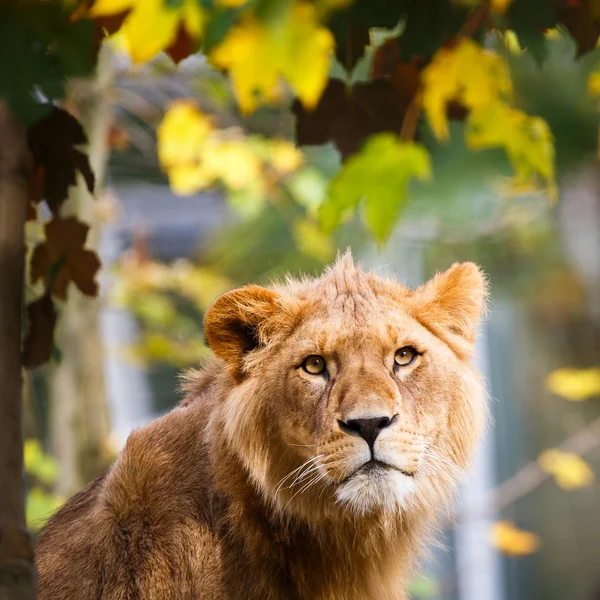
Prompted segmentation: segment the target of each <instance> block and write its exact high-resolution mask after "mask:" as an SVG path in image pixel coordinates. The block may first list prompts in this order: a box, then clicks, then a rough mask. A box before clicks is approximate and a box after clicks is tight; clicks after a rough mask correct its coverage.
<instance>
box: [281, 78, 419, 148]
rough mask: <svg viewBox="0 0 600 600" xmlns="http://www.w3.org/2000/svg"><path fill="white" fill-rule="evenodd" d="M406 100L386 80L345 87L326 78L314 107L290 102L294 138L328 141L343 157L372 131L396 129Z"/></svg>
mask: <svg viewBox="0 0 600 600" xmlns="http://www.w3.org/2000/svg"><path fill="white" fill-rule="evenodd" d="M407 106H408V102H407V101H406V100H405V99H404V100H403V99H402V98H399V97H397V96H396V95H395V92H394V88H393V86H392V84H391V83H390V81H388V80H386V79H376V80H374V81H369V82H364V83H363V82H360V83H355V84H354V85H353V86H352V87H347V86H346V85H345V84H344V83H343V82H342V81H339V80H338V79H330V80H329V82H328V83H327V87H326V88H325V91H324V93H323V95H322V97H321V100H320V101H319V103H318V104H317V106H316V107H315V108H314V110H310V111H309V110H305V109H304V108H303V107H302V105H301V104H300V103H299V102H295V103H294V105H293V108H292V110H293V112H294V113H295V115H296V140H297V142H298V144H299V145H300V146H305V145H306V146H314V145H320V144H324V143H325V142H327V141H329V140H332V141H333V142H334V143H335V145H336V147H337V148H338V150H339V151H340V153H341V155H342V157H343V158H347V157H348V156H350V155H351V154H354V153H355V152H356V151H357V150H358V149H359V148H360V146H361V145H362V143H363V142H364V141H365V140H366V139H367V138H368V137H369V136H370V135H373V134H375V133H382V132H385V131H400V127H401V126H402V120H403V118H404V113H405V111H406V108H407Z"/></svg>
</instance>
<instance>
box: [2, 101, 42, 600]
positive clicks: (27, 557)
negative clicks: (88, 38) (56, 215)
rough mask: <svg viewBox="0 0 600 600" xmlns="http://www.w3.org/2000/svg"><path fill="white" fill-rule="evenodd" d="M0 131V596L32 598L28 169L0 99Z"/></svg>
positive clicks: (23, 143)
mask: <svg viewBox="0 0 600 600" xmlns="http://www.w3.org/2000/svg"><path fill="white" fill-rule="evenodd" d="M0 131H1V132H2V135H1V136H0V382H2V383H1V385H0V490H1V491H0V598H1V599H2V600H17V599H18V600H33V599H34V598H35V569H34V564H33V550H32V545H31V539H30V537H29V533H28V532H27V528H26V524H25V485H24V478H23V434H22V415H21V410H22V407H21V393H22V390H21V386H22V381H21V316H22V302H23V278H24V261H25V240H24V227H25V217H26V209H27V203H28V200H29V190H30V185H31V182H32V175H33V169H32V162H31V156H30V153H29V148H28V145H27V138H26V136H25V132H24V130H23V129H22V128H21V127H20V125H19V124H18V123H17V122H16V121H15V119H14V117H13V115H12V114H11V112H10V110H9V109H8V107H7V105H6V104H5V103H4V101H2V100H0Z"/></svg>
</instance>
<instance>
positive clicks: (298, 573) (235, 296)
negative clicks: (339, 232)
mask: <svg viewBox="0 0 600 600" xmlns="http://www.w3.org/2000/svg"><path fill="white" fill-rule="evenodd" d="M485 293H486V289H485V282H484V279H483V278H482V276H481V274H480V272H479V270H478V269H477V268H476V267H475V265H472V264H459V265H455V266H454V267H452V268H451V269H450V270H449V271H447V272H446V273H443V274H440V275H438V276H436V277H435V278H434V279H433V280H431V281H430V282H429V283H427V284H426V285H425V286H423V287H422V288H419V289H417V290H408V289H406V288H404V287H402V286H400V285H399V284H398V283H396V282H394V281H392V280H389V279H384V278H381V277H378V276H376V275H374V274H371V273H364V272H363V271H361V270H360V269H358V268H356V267H355V266H354V265H353V263H352V259H351V257H350V255H348V254H347V255H346V256H344V257H342V258H341V259H339V260H338V262H337V263H336V265H334V266H333V267H332V268H330V269H329V270H328V271H327V272H326V273H325V274H324V275H323V276H322V277H321V278H318V279H307V280H302V281H293V280H290V281H288V282H287V283H286V284H285V285H278V286H274V287H273V288H272V289H269V290H267V289H264V288H259V287H257V286H248V287H246V288H242V289H240V290H236V291H234V292H230V293H228V294H225V295H224V296H222V297H221V298H219V299H217V301H216V302H215V304H214V305H213V306H212V307H211V309H210V310H209V312H208V314H207V317H206V335H207V339H208V342H209V345H210V346H211V348H212V350H213V352H214V354H215V356H216V358H214V359H212V360H211V361H210V362H209V364H208V365H207V366H206V368H205V369H204V370H203V371H201V372H199V373H192V374H191V375H189V376H188V378H187V381H186V384H185V388H186V390H187V396H186V399H185V400H184V402H183V403H182V404H181V405H180V406H179V407H177V408H176V409H174V410H173V411H172V412H170V413H169V414H168V415H166V416H165V417H163V418H161V419H158V420H156V421H154V422H153V423H151V424H150V425H148V426H147V427H144V428H142V429H139V430H137V431H135V432H134V433H133V434H132V435H131V436H130V438H129V440H128V441H127V444H126V446H125V449H124V450H123V452H122V454H121V456H120V458H119V459H118V460H117V462H116V463H115V465H114V466H113V467H112V469H111V470H110V471H109V472H108V473H107V474H106V475H105V476H103V477H102V478H100V479H99V480H97V481H95V482H94V483H93V484H91V485H90V486H89V487H88V488H87V489H86V490H84V491H83V492H81V493H80V494H78V495H76V496H75V497H74V498H72V499H71V500H70V501H69V502H68V503H67V505H66V506H65V507H64V508H63V509H61V510H60V511H59V512H58V513H57V515H55V517H54V518H53V519H52V520H51V521H50V523H49V524H48V526H47V527H46V529H45V530H44V532H43V534H42V536H41V538H40V540H39V543H38V546H37V566H38V570H39V575H40V592H39V598H40V600H78V599H81V600H88V599H89V600H91V599H102V600H136V599H144V600H163V599H164V600H171V599H172V600H175V599H178V600H186V599H188V600H192V599H194V600H198V599H211V600H219V599H243V600H309V599H310V600H369V599H371V600H392V599H394V600H398V599H399V598H403V597H404V591H403V586H404V581H405V578H406V577H407V575H408V574H409V573H410V570H411V567H412V564H413V562H414V559H415V557H416V556H417V555H418V552H419V549H420V544H421V542H422V540H423V539H424V536H425V535H426V531H427V529H428V528H429V527H430V526H431V524H432V523H433V521H434V519H435V514H436V513H437V512H438V511H439V510H440V509H441V508H442V507H443V506H444V505H446V504H447V502H448V500H449V499H450V498H451V496H452V491H453V488H454V486H455V483H456V482H457V481H458V479H459V477H460V475H461V474H462V473H463V472H464V470H465V468H466V467H467V464H468V461H469V457H470V453H471V451H472V449H473V446H474V444H475V442H476V440H477V437H478V436H479V434H480V432H481V430H482V427H483V424H484V421H485V412H486V411H485V402H484V393H483V388H482V384H481V381H480V378H479V376H478V374H477V373H476V372H475V371H474V369H473V368H472V366H471V365H470V364H469V359H470V356H471V353H472V348H473V341H474V336H475V327H476V324H477V321H478V319H479V315H480V312H481V310H482V305H483V303H484V297H485ZM405 346H410V347H414V348H416V350H418V352H419V354H418V355H416V357H415V360H414V362H413V363H411V364H410V365H407V366H404V365H403V366H401V367H399V366H398V365H396V363H395V362H394V356H395V353H396V350H398V348H402V347H405ZM309 355H320V356H321V357H323V358H324V359H325V361H326V363H327V370H326V371H325V372H324V373H323V374H318V375H315V374H312V373H310V372H308V371H305V370H304V368H303V367H302V366H301V365H302V364H303V360H304V359H305V358H306V357H307V356H309ZM367 418H368V419H372V418H376V419H383V420H378V421H377V423H378V425H377V427H379V428H380V429H378V431H379V436H378V437H377V438H376V439H375V441H374V442H369V443H370V444H371V445H369V444H368V443H367V441H366V439H367V438H364V439H363V437H361V436H362V435H363V433H360V434H359V433H357V431H366V429H364V430H363V429H361V427H362V426H361V425H356V423H367V422H366V421H357V419H367ZM357 427H358V429H357ZM365 427H366V425H365ZM352 428H354V429H352ZM370 458H373V459H374V460H375V459H376V460H378V461H380V462H372V461H371V462H368V461H369V460H370ZM367 462H368V464H366V463H367ZM383 463H385V464H383Z"/></svg>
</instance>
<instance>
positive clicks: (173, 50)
mask: <svg viewBox="0 0 600 600" xmlns="http://www.w3.org/2000/svg"><path fill="white" fill-rule="evenodd" d="M197 49H198V43H197V42H196V41H195V40H193V39H192V38H191V37H190V36H189V34H188V32H187V31H186V29H185V27H183V26H182V25H179V30H178V31H177V37H176V38H175V41H174V42H173V43H172V44H171V45H170V46H169V47H168V48H167V49H166V50H165V52H166V53H167V54H168V55H169V56H170V57H171V58H172V59H173V62H174V63H175V64H177V63H179V62H181V61H182V60H183V59H184V58H187V57H188V56H189V55H190V54H194V53H195V52H196V50H197Z"/></svg>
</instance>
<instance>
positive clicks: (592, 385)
mask: <svg viewBox="0 0 600 600" xmlns="http://www.w3.org/2000/svg"><path fill="white" fill-rule="evenodd" d="M546 386H547V388H548V389H549V390H550V391H551V392H552V393H553V394H556V395H557V396H563V397H564V398H566V399H567V400H573V401H578V400H586V399H587V398H591V397H593V396H600V369H599V368H597V367H596V368H592V369H557V370H556V371H553V372H552V373H550V374H549V375H548V377H547V379H546Z"/></svg>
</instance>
